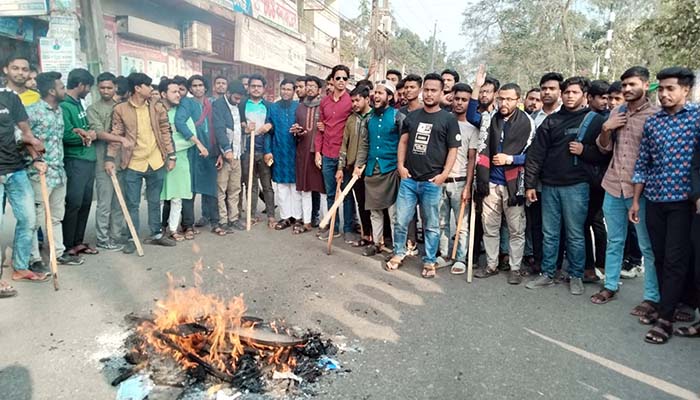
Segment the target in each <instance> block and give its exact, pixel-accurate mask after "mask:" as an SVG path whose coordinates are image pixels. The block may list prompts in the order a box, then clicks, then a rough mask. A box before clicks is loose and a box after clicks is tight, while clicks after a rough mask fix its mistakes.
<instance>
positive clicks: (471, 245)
mask: <svg viewBox="0 0 700 400" xmlns="http://www.w3.org/2000/svg"><path fill="white" fill-rule="evenodd" d="M471 202H472V206H471V208H470V211H469V247H467V252H468V253H467V254H468V256H467V282H469V283H472V275H473V272H474V271H473V268H472V265H473V264H474V233H475V232H474V225H476V200H474V191H473V190H472V199H471Z"/></svg>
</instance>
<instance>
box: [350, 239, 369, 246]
mask: <svg viewBox="0 0 700 400" xmlns="http://www.w3.org/2000/svg"><path fill="white" fill-rule="evenodd" d="M370 244H372V242H371V241H369V240H367V239H364V238H363V239H360V240H358V241H356V242H352V247H367V246H369V245H370Z"/></svg>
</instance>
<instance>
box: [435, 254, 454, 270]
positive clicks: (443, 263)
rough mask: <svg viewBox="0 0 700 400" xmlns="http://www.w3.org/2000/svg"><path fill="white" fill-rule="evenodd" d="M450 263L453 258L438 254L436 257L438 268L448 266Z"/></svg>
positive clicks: (452, 262)
mask: <svg viewBox="0 0 700 400" xmlns="http://www.w3.org/2000/svg"><path fill="white" fill-rule="evenodd" d="M452 264H454V260H453V259H451V258H447V257H443V256H440V257H438V258H437V265H438V268H445V267H449V266H450V265H452Z"/></svg>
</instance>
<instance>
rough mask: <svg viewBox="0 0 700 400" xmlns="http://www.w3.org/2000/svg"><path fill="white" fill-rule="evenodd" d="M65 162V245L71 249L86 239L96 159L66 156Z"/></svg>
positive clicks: (67, 248)
mask: <svg viewBox="0 0 700 400" xmlns="http://www.w3.org/2000/svg"><path fill="white" fill-rule="evenodd" d="M63 163H64V167H65V170H66V176H67V177H68V182H67V184H66V213H65V215H64V217H63V245H64V246H66V250H70V249H72V248H73V247H75V246H77V245H79V244H81V243H83V242H84V241H85V227H86V226H87V222H88V217H89V216H90V206H91V205H92V189H93V186H94V184H95V161H86V160H79V159H76V158H66V159H64V160H63Z"/></svg>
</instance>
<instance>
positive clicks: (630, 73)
mask: <svg viewBox="0 0 700 400" xmlns="http://www.w3.org/2000/svg"><path fill="white" fill-rule="evenodd" d="M4 73H5V77H6V81H7V82H6V88H5V89H2V90H1V91H0V141H1V143H0V175H1V176H2V181H1V184H0V194H3V199H7V201H8V202H9V204H10V206H11V208H12V210H13V213H14V215H15V218H16V220H17V223H16V226H15V236H14V243H13V250H14V251H13V255H12V262H11V265H12V267H13V273H12V280H14V281H29V282H43V281H46V280H47V279H49V276H50V271H49V270H48V269H47V267H46V264H45V262H44V261H43V258H42V254H41V252H40V247H41V242H42V241H43V232H46V226H45V222H46V221H45V213H44V210H45V207H47V208H48V209H49V210H50V212H51V217H52V220H51V225H52V228H53V229H52V230H53V233H54V235H55V240H54V244H55V251H56V256H57V260H58V262H59V263H60V264H65V265H80V264H82V263H83V262H84V255H95V254H98V253H99V252H100V251H123V252H124V253H127V254H129V253H133V252H134V251H135V250H136V246H135V243H134V240H133V238H132V237H131V235H130V233H129V230H128V229H126V227H125V222H124V219H125V216H124V215H122V209H121V208H120V206H119V203H118V201H117V198H116V196H115V193H114V190H115V187H121V188H122V190H123V193H124V198H125V202H126V206H127V207H126V208H127V210H128V213H129V216H130V217H131V219H132V220H133V223H134V225H135V227H136V229H137V230H138V228H139V225H140V224H139V207H140V205H141V203H142V201H141V198H142V196H144V197H145V199H146V207H147V215H148V229H149V232H148V238H147V239H146V240H145V242H146V243H147V244H153V245H160V246H176V244H177V243H178V242H181V241H184V240H193V239H194V238H195V235H197V234H198V233H199V230H198V228H200V229H201V228H203V227H208V228H209V229H211V231H212V232H213V233H214V234H216V235H219V236H226V235H229V234H233V233H234V232H236V231H240V230H244V229H246V224H251V225H253V224H257V223H266V225H267V227H269V228H270V229H275V230H280V231H281V230H285V229H288V228H289V229H290V231H291V232H292V233H293V234H295V235H301V234H304V233H307V232H311V231H313V230H314V229H315V228H317V227H319V211H320V199H321V196H320V195H321V194H325V197H326V199H327V205H328V207H329V208H330V207H331V206H332V205H333V204H334V203H335V199H336V197H337V196H340V195H341V193H340V192H341V191H342V190H344V189H346V188H347V185H348V184H349V183H350V182H351V181H352V182H354V184H353V186H352V188H350V189H348V190H350V194H348V195H347V196H345V198H344V200H342V206H341V207H340V208H339V209H338V210H339V212H338V214H339V216H338V218H336V219H335V220H334V221H335V222H334V226H333V227H325V228H320V229H318V230H317V231H316V233H315V234H316V236H317V237H318V238H320V239H324V240H325V239H328V237H329V235H333V236H335V237H340V236H341V235H342V236H343V239H344V241H345V242H346V243H348V244H350V245H352V246H355V247H361V248H362V254H363V255H365V256H368V257H373V256H380V257H385V258H384V260H383V262H384V265H385V269H386V270H387V271H394V270H396V269H398V268H400V267H401V265H402V264H403V262H404V260H405V258H406V257H407V256H416V255H418V247H417V244H418V243H419V242H423V244H424V246H423V251H422V253H423V257H422V263H423V268H422V272H421V275H422V277H424V278H427V279H429V278H433V277H435V276H436V273H437V270H438V268H441V267H449V270H450V272H451V273H452V274H455V275H459V274H464V273H465V272H466V271H467V270H468V266H467V254H468V253H469V252H470V251H471V252H472V254H474V255H475V256H476V257H475V258H474V260H478V258H479V255H480V254H481V252H482V249H483V252H484V253H485V263H484V264H483V266H482V267H478V265H476V266H475V267H476V271H475V273H474V275H475V276H476V277H477V278H482V279H486V278H489V277H491V276H494V275H497V274H499V272H501V271H509V272H508V277H507V282H508V283H509V284H512V285H518V284H521V283H522V281H523V278H524V277H526V276H528V275H532V276H533V278H532V279H531V280H530V281H529V282H527V284H526V285H525V286H526V288H528V289H540V288H545V287H551V286H553V285H554V284H555V283H558V282H564V281H565V282H568V285H569V290H570V292H571V294H573V295H582V294H583V293H584V291H585V290H584V283H595V282H599V281H601V277H603V278H602V279H603V280H604V285H603V287H602V288H601V289H600V290H599V291H598V292H596V293H595V294H593V295H592V296H591V298H590V301H591V302H593V303H594V304H605V303H607V302H609V301H611V300H613V299H615V298H616V297H617V296H618V291H619V289H620V278H621V277H635V276H636V275H637V274H639V273H641V270H642V267H641V265H642V260H643V265H644V295H643V301H642V302H641V303H640V304H639V305H638V306H637V307H635V308H634V309H633V310H632V314H633V315H635V316H637V317H639V320H640V322H642V323H644V324H648V325H653V326H652V328H651V329H650V330H649V331H648V333H647V334H646V336H645V340H646V341H647V342H650V343H665V342H666V341H668V339H669V338H670V336H671V335H672V334H675V335H679V336H692V337H698V336H699V335H700V324H698V323H695V324H694V325H691V326H689V327H681V328H678V329H676V330H675V331H674V330H673V322H674V321H684V322H693V321H694V320H695V308H696V307H697V306H698V304H699V299H698V297H699V296H698V294H699V289H698V288H699V287H700V285H698V284H695V283H693V282H694V280H693V279H695V280H696V282H697V281H700V110H699V109H698V107H697V106H696V105H695V104H691V103H689V102H688V100H687V99H688V95H689V91H690V89H691V88H692V87H693V85H694V83H695V76H694V74H693V73H692V72H691V71H690V70H688V69H686V68H682V67H672V68H667V69H664V70H661V71H659V72H658V74H657V75H656V79H657V80H658V83H656V84H654V86H656V88H655V93H654V94H653V95H652V92H651V91H650V83H651V82H650V80H651V79H650V74H649V71H648V70H647V69H646V68H644V67H639V66H637V67H632V68H629V69H628V70H626V71H625V72H624V73H623V74H622V76H621V77H620V81H616V82H613V83H612V84H609V83H608V82H605V81H601V80H596V81H592V82H591V81H589V80H588V79H586V78H584V77H578V76H575V77H570V78H568V79H564V77H563V76H562V74H560V73H556V72H549V73H546V74H544V75H543V76H542V78H541V80H540V84H539V87H537V88H533V89H531V90H529V91H528V92H526V93H523V91H522V89H521V88H520V87H519V86H518V85H517V84H515V83H506V84H503V85H501V84H500V82H499V81H498V80H497V79H495V78H494V77H492V76H489V75H487V73H486V69H485V67H484V66H481V67H480V68H479V70H478V72H477V75H476V79H475V82H474V84H473V86H470V85H469V84H467V83H464V82H460V76H459V74H458V73H457V72H456V71H454V70H450V69H447V70H445V71H443V72H442V74H437V73H429V74H427V75H425V76H424V77H421V76H418V75H415V74H409V75H407V76H402V74H401V72H399V71H396V70H390V71H389V72H388V73H387V74H386V79H384V80H381V81H379V82H374V83H373V82H371V81H369V80H361V81H359V82H356V83H355V84H354V85H352V86H351V85H350V82H349V80H350V78H351V76H350V71H349V69H348V67H346V66H344V65H338V66H335V67H334V68H333V69H332V71H331V73H330V75H329V76H328V77H327V78H326V80H325V81H324V80H321V79H320V78H318V77H315V76H304V77H299V78H297V79H296V80H288V79H285V80H282V81H281V82H280V83H279V93H280V98H279V100H277V101H276V102H274V103H271V102H268V101H267V100H265V99H264V95H265V93H266V92H268V89H269V88H268V82H267V81H266V79H265V77H263V76H261V75H257V74H254V75H246V76H241V77H239V79H237V80H233V81H229V79H228V78H227V77H223V76H219V77H216V78H215V79H214V82H213V86H212V87H210V85H209V82H208V80H207V79H206V78H204V77H203V76H201V75H193V76H190V77H189V78H185V77H181V76H175V77H173V78H167V77H163V78H162V79H161V80H160V82H158V83H154V82H152V80H151V78H150V77H148V76H147V75H145V74H143V73H132V74H130V75H129V76H127V77H116V76H114V75H113V74H111V73H109V72H104V73H102V74H100V75H99V76H97V77H96V78H95V77H93V75H92V74H90V72H88V71H87V70H85V69H74V70H73V71H71V72H70V74H69V75H68V76H67V77H66V79H65V80H66V82H67V85H65V86H64V83H63V79H62V78H63V77H62V76H61V74H59V73H56V72H42V73H38V74H34V76H32V75H31V74H32V68H31V66H30V63H29V60H28V59H27V58H25V57H22V56H12V57H10V58H9V59H8V60H7V62H6V63H5V64H4ZM95 85H96V86H97V91H96V93H98V94H99V98H95V97H97V96H95V95H93V101H92V104H91V105H90V106H89V107H87V109H85V108H84V100H85V98H86V96H88V94H89V93H90V92H91V90H92V88H93V86H95ZM42 177H43V178H45V181H46V189H47V192H48V197H47V198H48V203H49V204H48V205H45V204H44V203H43V202H44V200H43V197H42V190H43V189H42V182H41V181H42V179H40V178H42ZM113 178H116V179H117V181H118V185H113V182H112V180H113ZM144 184H145V191H142V187H143V186H144ZM93 190H94V191H95V193H93ZM246 191H247V192H248V193H250V195H248V196H243V193H245V192H246ZM197 194H199V195H200V196H201V201H200V204H201V210H200V215H201V218H200V219H198V220H195V197H196V196H197ZM93 197H94V198H95V199H96V211H95V222H96V223H95V229H96V237H97V243H96V246H95V247H92V246H91V245H89V244H87V243H86V241H85V230H86V225H87V221H88V216H89V214H90V209H91V205H92V201H93ZM244 197H246V198H247V200H248V202H249V204H250V207H249V208H248V207H247V206H246V205H245V202H244V201H243V199H244ZM258 198H260V199H261V200H262V201H263V202H264V211H263V213H264V214H265V216H264V217H263V216H262V215H261V214H259V213H258V212H257V211H258V209H259V208H258ZM339 201H340V200H339ZM472 202H473V203H474V206H475V207H474V210H475V213H476V214H475V216H474V217H475V221H476V223H475V224H474V225H473V226H470V223H469V219H470V218H469V214H470V208H471V207H467V206H466V205H467V204H471V203H472ZM244 209H247V211H248V213H249V214H250V215H251V217H250V220H247V219H246V218H244V217H243V215H244ZM341 211H342V212H341ZM277 213H279V218H278V217H276V215H277ZM460 218H461V220H459V221H458V219H460ZM340 221H342V229H341V226H340ZM418 221H420V228H419V227H418V226H419V225H418ZM457 228H458V229H457ZM456 230H458V232H455V231H456ZM470 235H473V238H474V240H473V243H474V247H473V249H468V240H467V239H468V238H469V236H470ZM455 242H456V243H455ZM384 253H389V255H388V256H384V255H383V254H384ZM564 260H566V261H567V262H566V263H564ZM475 263H476V261H475ZM16 294H17V291H16V290H15V289H14V288H13V287H11V286H10V285H9V284H8V283H7V282H5V281H0V296H1V297H9V296H13V295H16Z"/></svg>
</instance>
